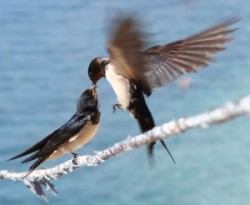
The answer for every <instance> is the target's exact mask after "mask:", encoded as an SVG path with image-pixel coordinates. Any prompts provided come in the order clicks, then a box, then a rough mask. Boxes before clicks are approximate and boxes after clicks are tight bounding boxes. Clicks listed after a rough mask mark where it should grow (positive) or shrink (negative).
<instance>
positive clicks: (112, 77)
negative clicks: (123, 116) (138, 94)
mask: <svg viewBox="0 0 250 205" xmlns="http://www.w3.org/2000/svg"><path fill="white" fill-rule="evenodd" d="M105 75H106V79H107V81H108V82H109V84H110V85H111V86H112V88H113V90H114V91H115V94H116V96H117V100H118V103H119V104H120V105H121V108H122V109H123V110H126V109H127V108H128V107H129V104H130V99H131V94H130V82H129V80H128V79H127V78H125V77H124V76H122V75H121V74H119V73H117V71H116V69H115V67H114V66H113V65H112V64H109V65H108V68H107V69H106V72H105Z"/></svg>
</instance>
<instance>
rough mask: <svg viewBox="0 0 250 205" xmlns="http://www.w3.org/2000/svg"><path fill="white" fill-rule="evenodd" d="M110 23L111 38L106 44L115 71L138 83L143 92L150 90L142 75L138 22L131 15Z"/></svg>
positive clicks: (141, 45) (142, 60)
mask: <svg viewBox="0 0 250 205" xmlns="http://www.w3.org/2000/svg"><path fill="white" fill-rule="evenodd" d="M115 20H116V21H115V22H113V24H112V25H111V26H112V27H113V28H112V29H111V32H112V33H111V34H110V36H111V40H110V43H109V46H108V49H107V50H108V53H109V59H110V62H111V63H112V64H113V65H114V66H115V68H116V70H117V72H118V73H119V74H121V75H123V76H125V77H126V78H128V79H130V80H133V81H134V82H135V83H136V84H137V85H140V87H141V89H142V90H143V91H144V92H147V90H150V87H149V84H148V82H147V81H145V77H144V75H143V72H142V71H143V70H145V69H144V65H145V64H144V55H143V54H142V52H141V51H142V50H144V47H145V46H144V42H143V39H144V36H143V33H142V32H140V31H138V27H140V26H139V22H137V21H136V20H135V19H134V18H132V17H123V18H119V19H115Z"/></svg>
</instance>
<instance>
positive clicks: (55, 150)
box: [9, 86, 101, 176]
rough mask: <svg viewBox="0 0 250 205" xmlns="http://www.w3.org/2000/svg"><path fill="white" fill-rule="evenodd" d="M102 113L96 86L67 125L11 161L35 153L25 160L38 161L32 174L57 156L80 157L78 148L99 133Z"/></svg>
mask: <svg viewBox="0 0 250 205" xmlns="http://www.w3.org/2000/svg"><path fill="white" fill-rule="evenodd" d="M100 116H101V113H100V112H99V110H98V98H97V93H96V90H95V86H93V87H91V88H89V89H87V90H85V91H84V92H83V93H82V94H81V95H80V97H79V99H78V101H77V107H76V112H75V114H74V115H73V116H72V117H71V119H70V120H69V121H68V122H67V123H66V124H64V125H63V126H61V127H60V128H58V129H57V130H55V131H54V132H52V133H51V134H49V135H48V136H47V137H45V138H44V139H43V140H41V141H39V142H38V143H36V144H35V145H33V146H32V147H30V148H29V149H27V150H25V151H24V152H22V153H20V154H18V155H16V156H14V157H12V158H11V159H9V160H13V159H17V158H19V157H23V156H25V155H29V154H32V155H31V156H30V157H28V158H27V159H25V160H23V161H22V163H25V162H30V161H33V160H36V161H35V162H34V164H32V166H31V167H30V168H29V173H28V174H30V173H31V172H32V171H33V170H34V169H36V168H37V167H38V166H39V165H40V164H41V163H43V162H44V161H46V160H51V159H55V158H57V157H60V156H62V155H64V154H67V153H71V154H73V156H74V157H76V155H77V154H75V153H74V151H75V150H78V149H80V148H81V147H82V146H83V145H85V144H86V143H88V142H89V141H90V140H91V139H92V138H93V137H94V136H95V134H96V132H97V130H98V126H99V121H100ZM26 176H27V175H26Z"/></svg>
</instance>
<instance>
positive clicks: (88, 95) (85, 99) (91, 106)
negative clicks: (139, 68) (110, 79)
mask: <svg viewBox="0 0 250 205" xmlns="http://www.w3.org/2000/svg"><path fill="white" fill-rule="evenodd" d="M96 109H98V97H97V92H96V86H95V85H93V86H91V87H90V88H88V89H87V90H85V91H84V92H83V93H82V94H81V95H80V97H79V99H78V102H77V110H78V112H80V113H81V112H86V111H93V110H96Z"/></svg>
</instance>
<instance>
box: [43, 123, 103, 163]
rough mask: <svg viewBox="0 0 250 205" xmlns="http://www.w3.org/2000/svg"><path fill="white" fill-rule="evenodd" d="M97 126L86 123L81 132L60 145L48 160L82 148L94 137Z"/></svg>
mask: <svg viewBox="0 0 250 205" xmlns="http://www.w3.org/2000/svg"><path fill="white" fill-rule="evenodd" d="M98 126H99V123H98V124H95V125H92V124H91V122H88V123H87V124H86V125H85V128H84V129H83V130H82V131H81V132H79V133H78V134H77V135H74V136H72V137H71V138H70V139H69V140H67V141H66V142H64V143H63V144H62V145H60V146H59V147H58V148H57V150H55V151H54V152H53V154H52V155H50V157H49V158H48V160H50V159H54V158H57V157H60V156H61V155H64V154H67V153H71V152H74V151H75V150H78V149H80V148H82V147H83V145H85V144H87V143H88V142H89V141H90V140H91V139H92V138H93V137H94V136H95V134H96V132H97V130H98Z"/></svg>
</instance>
